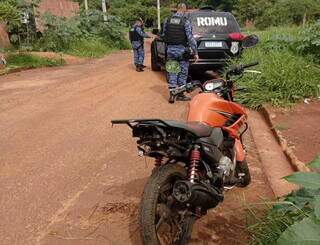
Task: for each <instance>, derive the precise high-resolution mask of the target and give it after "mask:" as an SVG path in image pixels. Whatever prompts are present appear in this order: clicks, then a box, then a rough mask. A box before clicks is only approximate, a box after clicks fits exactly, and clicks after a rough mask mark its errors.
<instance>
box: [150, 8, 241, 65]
mask: <svg viewBox="0 0 320 245" xmlns="http://www.w3.org/2000/svg"><path fill="white" fill-rule="evenodd" d="M187 17H188V18H189V20H190V21H191V22H192V28H193V36H194V38H195V39H196V41H197V44H198V53H199V60H198V62H197V63H194V59H193V58H192V56H191V58H190V70H197V71H208V70H215V69H220V68H222V67H224V65H225V63H226V61H227V60H228V59H230V58H233V57H237V56H239V55H240V54H241V52H242V49H243V48H242V41H243V39H244V36H243V35H242V34H241V31H240V27H239V24H238V22H237V21H236V19H235V17H234V16H233V15H232V14H231V13H227V12H216V11H213V10H212V9H207V8H205V9H200V10H197V11H195V12H191V13H188V14H187ZM154 34H156V35H157V37H156V38H155V40H154V41H153V42H152V44H151V67H152V70H153V71H159V70H161V68H162V67H164V65H165V63H166V44H165V43H164V41H163V33H162V30H160V31H157V30H154Z"/></svg>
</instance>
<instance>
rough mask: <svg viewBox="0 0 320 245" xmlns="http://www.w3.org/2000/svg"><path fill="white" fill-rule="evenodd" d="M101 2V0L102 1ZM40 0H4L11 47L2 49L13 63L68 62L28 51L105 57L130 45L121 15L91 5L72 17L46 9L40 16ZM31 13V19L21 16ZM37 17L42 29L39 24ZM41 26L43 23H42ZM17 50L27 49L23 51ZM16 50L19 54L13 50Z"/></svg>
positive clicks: (0, 11)
mask: <svg viewBox="0 0 320 245" xmlns="http://www.w3.org/2000/svg"><path fill="white" fill-rule="evenodd" d="M100 2H101V1H100ZM38 4H39V0H32V1H26V0H3V1H1V4H0V21H1V22H4V23H5V24H6V29H7V31H8V34H9V37H10V42H11V44H12V45H11V48H10V49H9V50H4V51H2V52H3V53H4V56H5V57H6V59H7V65H8V67H7V70H8V69H10V67H16V66H18V67H21V68H22V67H25V68H30V67H41V66H53V65H62V64H63V63H64V62H60V61H57V60H55V59H51V58H40V57H36V56H35V55H28V54H26V52H27V51H41V52H43V51H52V52H58V53H65V54H70V55H74V56H80V57H102V56H103V55H106V54H109V53H110V52H112V51H116V50H120V49H128V48H129V47H130V45H129V43H128V41H127V39H126V36H125V33H124V32H123V30H124V24H123V22H121V21H120V19H119V18H118V17H115V16H112V15H109V16H108V20H107V21H104V16H103V13H102V11H101V10H99V9H90V11H88V12H85V11H84V10H83V9H81V11H80V13H79V14H78V15H76V16H74V17H71V18H60V17H56V16H53V15H52V14H50V13H46V14H44V15H43V16H39V15H38V13H37V12H36V11H35V9H36V7H37V6H38ZM23 13H24V14H28V15H29V19H28V21H29V23H28V24H26V23H23V21H21V18H22V17H21V16H23ZM35 17H38V19H39V20H40V23H41V25H40V26H41V29H42V31H41V32H39V29H38V28H37V26H36V22H35ZM38 27H39V25H38ZM17 51H23V52H22V54H21V57H20V58H19V57H18V56H19V55H20V53H21V52H17ZM12 53H15V54H12Z"/></svg>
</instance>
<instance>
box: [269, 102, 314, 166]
mask: <svg viewBox="0 0 320 245" xmlns="http://www.w3.org/2000/svg"><path fill="white" fill-rule="evenodd" d="M273 113H274V115H273V117H274V118H273V120H274V122H275V125H276V127H277V129H279V130H281V133H282V134H283V136H284V137H285V138H286V139H287V140H288V143H289V145H290V146H291V147H292V148H293V150H294V153H295V154H296V156H297V157H298V158H299V160H301V161H303V162H305V163H308V162H310V161H311V160H313V159H314V157H315V156H316V155H317V154H320V124H319V122H320V101H312V102H311V103H310V104H306V103H300V104H298V105H296V106H294V107H292V108H286V109H284V108H281V109H280V108H279V109H275V108H274V109H273Z"/></svg>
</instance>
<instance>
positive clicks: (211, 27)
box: [189, 11, 240, 35]
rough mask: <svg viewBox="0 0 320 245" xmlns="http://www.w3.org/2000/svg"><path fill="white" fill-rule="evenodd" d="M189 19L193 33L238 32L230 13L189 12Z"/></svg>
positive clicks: (236, 24) (237, 25)
mask: <svg viewBox="0 0 320 245" xmlns="http://www.w3.org/2000/svg"><path fill="white" fill-rule="evenodd" d="M189 19H190V20H191V21H192V27H193V33H194V34H198V35H204V34H211V33H214V34H228V33H232V32H240V27H239V24H238V22H237V21H236V19H235V18H234V16H233V15H232V14H230V13H226V12H214V11H199V12H194V13H190V14H189Z"/></svg>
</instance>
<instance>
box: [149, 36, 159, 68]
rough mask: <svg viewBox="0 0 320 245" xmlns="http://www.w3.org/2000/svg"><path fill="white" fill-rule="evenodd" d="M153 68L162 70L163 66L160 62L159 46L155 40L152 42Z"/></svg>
mask: <svg viewBox="0 0 320 245" xmlns="http://www.w3.org/2000/svg"><path fill="white" fill-rule="evenodd" d="M151 69H152V70H153V71H161V66H160V65H159V63H158V56H157V48H156V44H155V42H152V44H151Z"/></svg>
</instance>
